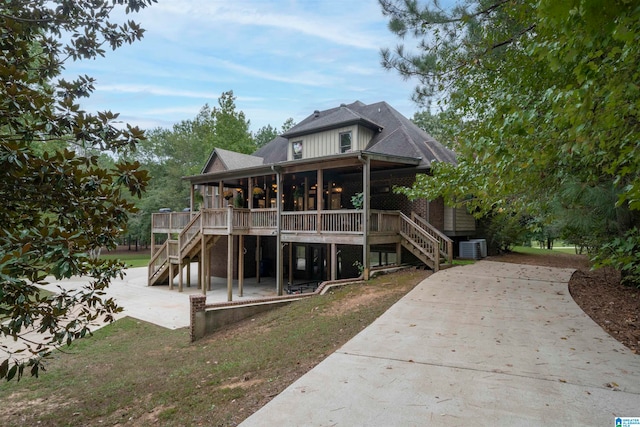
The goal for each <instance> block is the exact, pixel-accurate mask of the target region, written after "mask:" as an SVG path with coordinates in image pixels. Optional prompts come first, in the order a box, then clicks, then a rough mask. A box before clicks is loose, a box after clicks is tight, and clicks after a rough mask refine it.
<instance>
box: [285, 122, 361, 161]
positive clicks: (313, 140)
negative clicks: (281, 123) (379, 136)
mask: <svg viewBox="0 0 640 427" xmlns="http://www.w3.org/2000/svg"><path fill="white" fill-rule="evenodd" d="M349 131H351V145H352V146H351V150H352V151H359V150H364V149H365V148H366V147H367V144H368V143H369V141H371V138H373V131H372V130H371V129H367V128H365V127H362V126H357V125H353V126H345V127H341V128H338V129H331V130H327V131H323V132H318V133H314V134H311V135H304V136H300V137H294V138H289V147H288V148H287V160H293V143H294V142H298V141H302V158H303V159H310V158H315V157H322V156H331V155H334V154H339V153H340V134H341V133H343V132H349Z"/></svg>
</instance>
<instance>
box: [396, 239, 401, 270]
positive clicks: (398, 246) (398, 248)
mask: <svg viewBox="0 0 640 427" xmlns="http://www.w3.org/2000/svg"><path fill="white" fill-rule="evenodd" d="M401 264H402V243H400V242H398V243H396V265H401Z"/></svg>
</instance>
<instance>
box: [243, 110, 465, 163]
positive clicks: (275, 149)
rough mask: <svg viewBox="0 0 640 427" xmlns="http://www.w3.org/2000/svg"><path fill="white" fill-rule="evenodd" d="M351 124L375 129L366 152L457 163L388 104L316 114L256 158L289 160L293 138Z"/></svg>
mask: <svg viewBox="0 0 640 427" xmlns="http://www.w3.org/2000/svg"><path fill="white" fill-rule="evenodd" d="M351 124H361V125H363V126H366V127H368V128H371V129H374V130H375V131H376V132H375V133H374V136H373V138H372V139H371V141H370V142H369V144H368V145H367V147H366V151H369V152H373V153H381V154H390V155H396V156H402V157H412V158H420V159H421V161H420V165H421V167H427V168H428V167H431V163H432V162H434V161H438V162H447V163H454V164H455V163H456V155H455V153H454V152H453V151H451V150H449V149H448V148H446V147H445V146H443V145H442V144H440V143H439V142H438V141H436V140H435V139H434V138H433V137H432V136H431V135H429V134H428V133H426V132H425V131H423V130H422V129H420V128H419V127H418V126H416V124H414V123H413V122H412V121H411V120H409V119H408V118H406V117H404V116H403V115H402V114H400V113H399V112H398V111H397V110H396V109H394V108H393V107H391V106H390V105H389V104H387V103H386V102H377V103H375V104H370V105H366V104H363V103H362V102H360V101H356V102H354V103H352V104H348V105H342V106H340V107H336V108H331V109H328V110H324V111H316V112H314V113H313V114H311V115H310V116H309V117H307V118H305V119H304V120H303V121H301V122H300V123H299V124H297V125H296V126H294V127H292V128H291V129H290V130H289V131H287V132H285V133H284V134H282V135H281V136H278V137H277V138H275V139H274V140H272V141H271V142H269V143H268V144H267V145H265V146H263V147H262V148H260V149H259V150H258V151H256V152H255V153H254V154H253V155H254V156H258V157H263V158H264V162H265V164H268V163H277V162H283V161H286V160H287V148H288V143H289V139H288V138H295V137H296V136H301V135H307V134H311V133H315V132H320V131H322V130H328V129H335V128H338V127H342V126H347V125H351Z"/></svg>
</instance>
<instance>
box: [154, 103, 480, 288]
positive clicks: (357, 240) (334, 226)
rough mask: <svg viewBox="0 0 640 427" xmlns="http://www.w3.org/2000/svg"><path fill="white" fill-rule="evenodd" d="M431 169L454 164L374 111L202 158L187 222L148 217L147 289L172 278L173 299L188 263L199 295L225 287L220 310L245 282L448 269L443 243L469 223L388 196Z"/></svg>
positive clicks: (337, 111) (382, 110)
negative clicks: (245, 150) (246, 150)
mask: <svg viewBox="0 0 640 427" xmlns="http://www.w3.org/2000/svg"><path fill="white" fill-rule="evenodd" d="M434 162H451V163H455V162H456V157H455V154H454V153H453V152H452V151H451V150H449V149H447V148H445V147H444V146H443V145H441V144H440V143H439V142H437V141H436V140H434V139H433V138H432V137H431V136H429V135H428V134H427V133H425V132H424V131H422V130H421V129H420V128H418V127H417V126H416V125H415V124H413V123H412V122H411V121H410V120H409V119H407V118H406V117H404V116H402V115H401V114H400V113H399V112H398V111H396V110H395V109H393V108H392V107H391V106H390V105H388V104H387V103H386V102H379V103H375V104H370V105H365V104H363V103H361V102H354V103H352V104H349V105H345V104H342V105H340V106H339V107H336V108H332V109H329V110H324V111H314V112H313V114H311V115H310V116H309V117H307V118H306V119H304V120H303V121H302V122H300V123H299V124H298V125H296V126H294V127H292V128H291V129H290V130H288V131H287V132H286V133H284V134H282V135H280V136H278V137H276V138H275V139H274V140H272V141H271V142H269V143H268V144H267V145H265V146H263V147H262V148H260V149H259V150H258V151H256V152H255V153H253V154H252V155H247V154H240V153H236V152H231V151H227V150H222V149H214V150H213V152H212V153H211V156H210V157H209V159H208V161H207V162H206V164H205V166H204V168H203V170H202V173H201V174H200V175H195V176H189V177H185V179H186V180H188V181H189V182H190V183H191V211H190V212H175V213H174V212H171V213H156V214H153V218H152V259H151V261H150V263H149V282H148V283H149V285H155V284H160V283H165V284H166V283H167V280H169V282H170V286H173V283H174V278H175V276H178V277H179V279H178V287H179V289H180V290H182V286H183V279H182V277H183V274H182V270H183V269H184V267H185V266H188V265H189V264H190V263H192V262H198V266H199V268H198V271H199V273H198V285H199V287H200V288H201V289H202V290H203V292H204V293H205V294H206V292H207V290H208V289H210V286H211V278H212V277H226V278H227V295H228V300H229V301H231V299H232V292H233V291H232V287H233V283H234V280H235V281H236V283H237V286H238V288H239V289H238V290H239V293H240V295H241V294H242V284H243V280H244V278H246V277H255V278H256V280H258V281H260V279H261V278H264V277H270V278H272V279H273V280H274V281H275V290H276V293H277V294H278V295H282V294H283V293H284V292H285V291H286V286H285V284H286V285H288V286H291V285H292V284H293V283H295V282H320V281H324V280H337V279H345V278H355V277H359V276H362V277H363V278H364V279H368V278H369V275H370V273H371V271H372V269H377V268H386V267H389V266H396V265H401V264H410V263H413V264H418V263H420V264H422V265H426V266H428V267H429V268H431V269H433V270H435V271H437V270H439V269H440V268H443V267H444V266H447V265H450V264H451V262H452V259H453V240H452V239H454V238H466V237H467V236H469V235H472V234H474V232H475V221H474V218H473V217H472V216H471V215H469V214H468V213H467V212H466V211H465V210H464V209H454V208H450V207H447V206H445V205H444V204H443V202H442V200H440V199H438V200H416V201H413V202H411V201H409V200H408V199H407V198H406V196H404V195H399V194H395V193H394V192H393V187H394V186H410V185H411V184H412V183H413V182H414V180H415V177H416V175H417V174H429V171H430V168H431V165H432V163H434ZM196 200H197V201H198V204H199V205H200V206H196V205H195V204H196V202H195V201H196ZM158 236H164V237H165V238H166V240H165V241H164V243H163V244H162V245H159V244H156V243H155V242H156V241H157V240H156V237H158ZM186 270H187V274H188V272H189V271H190V269H186Z"/></svg>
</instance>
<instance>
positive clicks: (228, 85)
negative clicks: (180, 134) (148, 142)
mask: <svg viewBox="0 0 640 427" xmlns="http://www.w3.org/2000/svg"><path fill="white" fill-rule="evenodd" d="M122 17H124V18H125V19H132V20H134V21H136V22H138V23H139V24H141V26H142V27H143V28H145V30H146V32H145V35H144V38H143V39H142V40H141V41H138V42H135V43H134V44H132V45H125V46H123V47H121V48H119V49H117V50H115V51H107V53H106V56H105V57H104V58H98V59H96V60H91V61H80V62H72V63H68V64H67V66H66V71H65V73H64V77H66V78H71V77H73V76H76V75H84V74H87V75H89V76H91V77H93V78H95V79H96V80H97V82H96V85H95V88H96V90H95V92H94V93H93V94H92V95H91V97H90V98H88V99H87V100H84V101H83V102H82V103H81V105H82V107H83V108H84V109H85V110H87V111H90V112H95V111H104V110H111V111H113V112H118V113H120V117H119V119H120V120H122V121H123V122H126V123H129V124H132V125H137V126H139V127H141V128H143V129H151V128H155V127H166V128H169V127H171V126H172V125H173V124H175V123H179V122H180V121H182V120H189V119H193V118H195V116H196V115H197V114H198V112H199V111H200V109H201V108H202V107H203V106H204V105H205V104H209V105H210V106H212V107H213V106H217V104H218V98H219V97H220V95H221V94H222V93H223V92H225V91H228V90H233V93H234V95H235V96H236V98H237V99H236V109H237V110H241V111H243V112H244V113H245V115H246V117H247V118H248V119H249V120H250V123H251V126H250V127H251V130H252V131H253V132H256V131H257V130H258V129H259V128H261V127H263V126H265V125H267V124H270V125H272V126H273V127H275V128H277V129H280V127H281V126H282V124H283V123H284V122H285V120H286V119H287V118H289V117H292V118H293V119H294V120H295V121H296V122H300V121H301V120H302V119H304V118H305V117H307V116H308V115H310V114H312V113H313V111H314V110H323V109H327V108H332V107H336V106H338V105H340V104H341V103H351V102H354V101H356V100H359V101H362V102H364V103H366V104H369V103H373V102H378V101H386V102H387V103H389V104H390V105H391V106H393V107H394V108H396V109H397V110H398V111H400V112H401V113H402V114H404V115H405V116H407V117H409V118H410V117H411V116H413V114H414V113H415V112H416V111H418V110H419V108H418V107H417V106H416V104H415V103H414V102H413V101H411V99H410V97H411V93H412V91H413V88H414V87H415V85H416V84H417V82H416V81H411V80H409V81H405V80H403V79H402V77H401V76H400V75H399V74H398V73H397V72H394V71H386V70H384V69H383V68H382V66H381V65H380V49H381V48H383V47H390V48H393V47H394V46H396V45H397V44H398V43H399V40H398V39H397V38H396V37H395V36H394V35H393V34H392V33H391V32H390V31H389V30H388V28H387V19H386V18H385V17H383V15H382V12H381V8H380V6H379V4H378V2H377V0H232V1H229V0H159V1H158V3H156V4H153V5H152V6H151V7H149V8H147V9H144V10H143V11H141V12H140V13H137V14H130V15H124V13H122Z"/></svg>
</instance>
